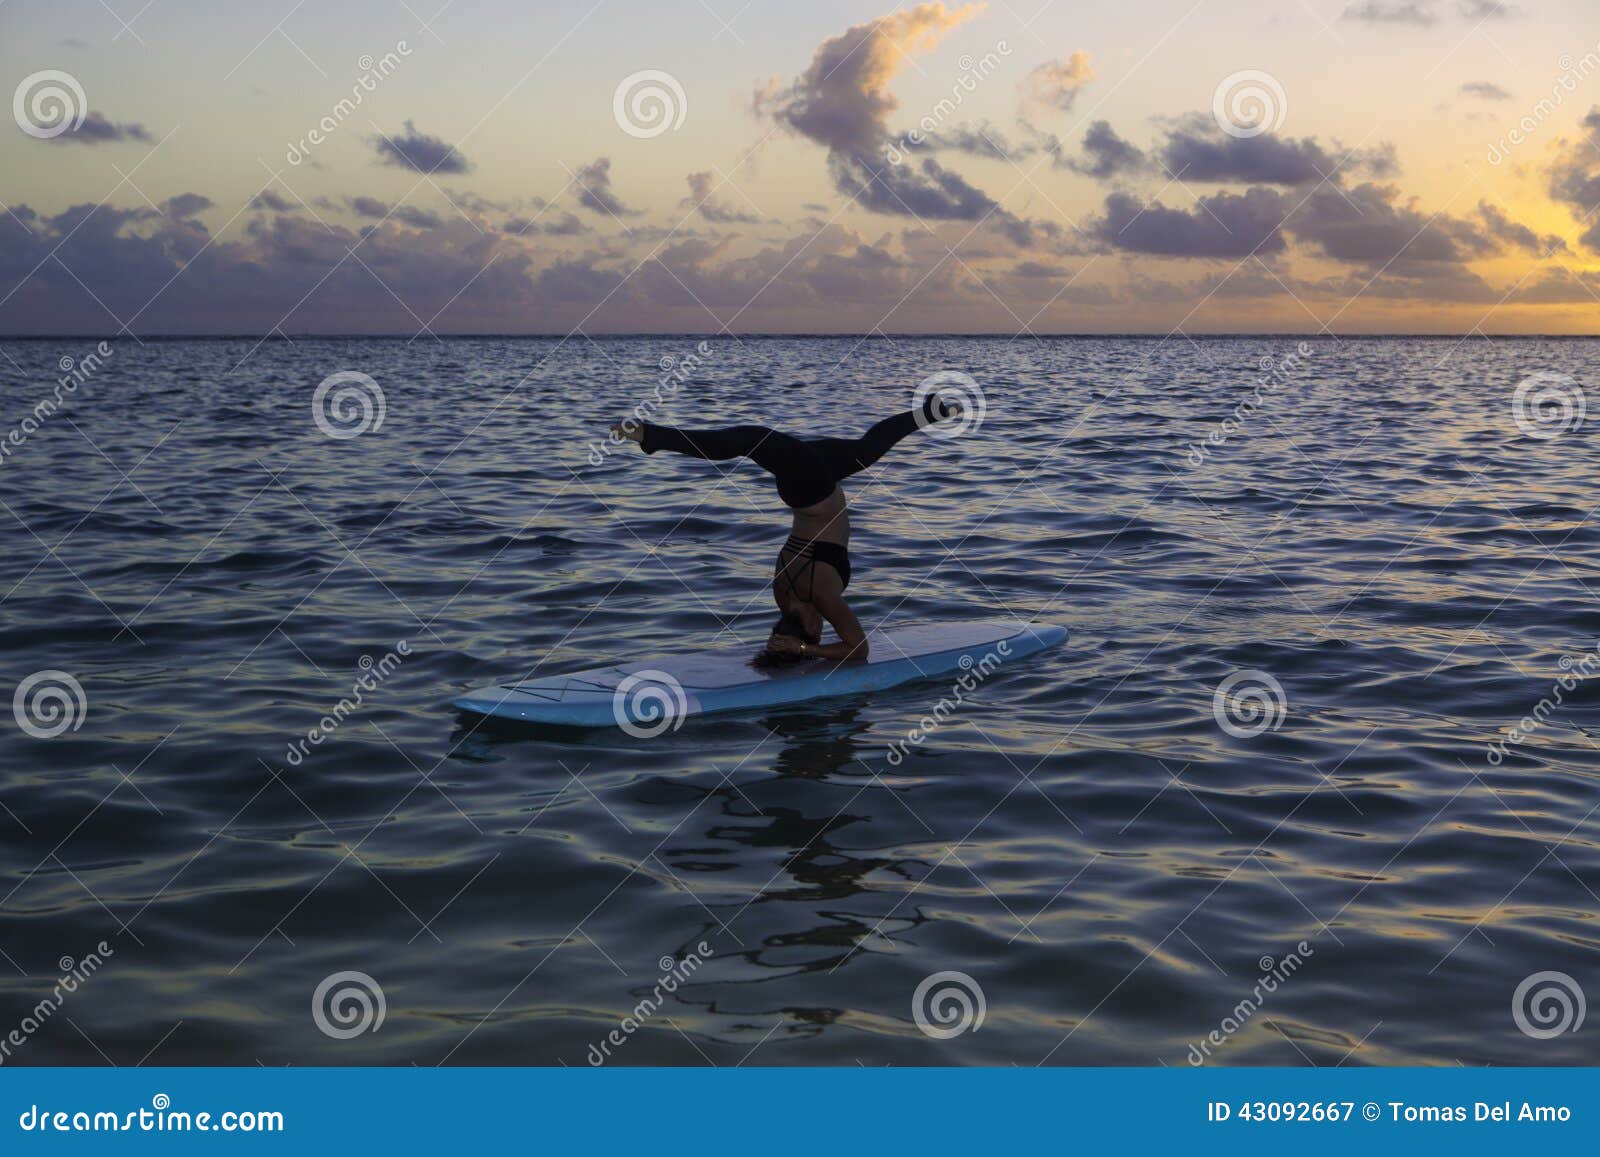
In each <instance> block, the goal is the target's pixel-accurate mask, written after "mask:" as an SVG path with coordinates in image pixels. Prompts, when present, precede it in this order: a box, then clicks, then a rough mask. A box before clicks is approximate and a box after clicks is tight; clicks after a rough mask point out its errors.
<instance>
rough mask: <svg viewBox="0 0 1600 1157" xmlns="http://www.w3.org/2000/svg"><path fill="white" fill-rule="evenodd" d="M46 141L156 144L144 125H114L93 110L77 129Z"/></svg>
mask: <svg viewBox="0 0 1600 1157" xmlns="http://www.w3.org/2000/svg"><path fill="white" fill-rule="evenodd" d="M44 139H46V140H50V141H55V142H57V143H65V144H71V145H103V144H112V143H115V142H118V141H143V142H144V143H145V144H147V145H148V144H153V143H155V137H153V136H151V135H150V132H149V130H147V129H146V128H145V127H144V126H143V125H141V124H113V123H112V122H111V121H109V120H107V119H106V117H105V114H104V113H98V112H94V111H92V110H91V111H90V112H89V113H88V115H86V116H85V117H84V118H83V123H82V124H80V125H78V126H77V127H76V128H69V129H67V130H66V131H65V132H62V133H58V134H56V135H55V136H53V137H47V138H44Z"/></svg>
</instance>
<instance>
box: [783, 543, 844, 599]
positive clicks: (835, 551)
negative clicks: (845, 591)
mask: <svg viewBox="0 0 1600 1157" xmlns="http://www.w3.org/2000/svg"><path fill="white" fill-rule="evenodd" d="M784 555H792V556H794V557H792V558H790V560H789V564H788V567H787V568H786V567H785V566H784V562H783V557H784ZM797 558H803V559H805V560H806V562H805V563H804V565H802V566H800V567H798V568H797V567H796V565H795V559H797ZM819 562H822V563H827V564H828V565H829V566H831V567H832V568H833V569H834V570H836V571H838V572H839V581H840V583H841V584H842V585H843V586H846V587H848V586H849V585H850V549H849V548H848V547H847V546H845V545H844V544H843V543H839V542H823V541H821V540H818V539H807V538H801V537H800V536H799V535H794V534H791V535H790V536H789V541H787V542H785V543H784V544H783V549H782V550H780V551H779V552H778V573H779V574H784V575H785V576H786V577H787V579H788V581H789V590H790V592H791V593H793V592H794V589H795V586H796V584H797V583H798V582H799V581H800V574H801V572H803V571H811V570H812V569H813V568H815V566H816V565H817V563H819Z"/></svg>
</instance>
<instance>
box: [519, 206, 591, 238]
mask: <svg viewBox="0 0 1600 1157" xmlns="http://www.w3.org/2000/svg"><path fill="white" fill-rule="evenodd" d="M546 212H548V208H546V209H545V210H544V211H542V212H541V213H540V214H539V216H537V217H512V218H510V219H509V220H508V221H507V222H506V223H505V225H504V226H503V227H502V228H503V231H504V232H506V233H509V234H511V235H512V236H514V237H525V236H529V235H542V236H545V237H576V236H578V235H579V234H582V233H587V232H589V227H588V226H587V225H585V224H584V223H583V222H582V221H580V220H578V215H577V214H576V213H568V212H566V211H565V210H562V211H560V212H556V213H551V214H550V215H549V216H548V217H546V216H545V213H546Z"/></svg>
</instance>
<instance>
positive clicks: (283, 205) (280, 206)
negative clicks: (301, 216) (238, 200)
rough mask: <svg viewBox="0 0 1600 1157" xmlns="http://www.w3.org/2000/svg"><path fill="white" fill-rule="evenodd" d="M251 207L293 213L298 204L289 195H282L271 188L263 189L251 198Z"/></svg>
mask: <svg viewBox="0 0 1600 1157" xmlns="http://www.w3.org/2000/svg"><path fill="white" fill-rule="evenodd" d="M250 208H252V209H267V210H270V211H271V212H273V213H293V212H294V211H295V209H297V208H298V206H297V205H296V204H295V203H294V202H293V201H290V200H289V199H288V198H287V197H280V196H279V195H278V194H277V193H275V192H273V191H272V190H271V189H262V190H261V192H259V193H257V194H256V195H255V196H254V197H251V198H250Z"/></svg>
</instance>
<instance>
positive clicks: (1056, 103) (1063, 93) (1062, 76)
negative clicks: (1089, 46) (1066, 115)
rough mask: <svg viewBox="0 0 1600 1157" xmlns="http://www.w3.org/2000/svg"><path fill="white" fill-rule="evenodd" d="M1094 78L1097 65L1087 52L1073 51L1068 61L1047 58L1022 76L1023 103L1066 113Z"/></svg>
mask: <svg viewBox="0 0 1600 1157" xmlns="http://www.w3.org/2000/svg"><path fill="white" fill-rule="evenodd" d="M1093 79H1094V66H1093V65H1091V64H1090V63H1089V54H1088V53H1087V52H1074V53H1073V54H1072V55H1071V56H1070V57H1068V58H1067V59H1066V60H1047V61H1045V62H1044V63H1043V64H1041V65H1039V66H1038V67H1037V68H1035V69H1034V70H1033V71H1032V72H1030V73H1028V75H1027V76H1026V77H1024V78H1023V81H1022V92H1023V103H1024V104H1025V105H1027V106H1029V107H1033V108H1049V109H1054V110H1057V111H1060V112H1066V111H1068V110H1069V109H1071V108H1072V105H1073V102H1074V101H1076V100H1077V99H1078V93H1079V91H1080V90H1081V89H1082V88H1083V86H1084V85H1086V84H1088V83H1089V82H1090V81H1091V80H1093Z"/></svg>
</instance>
